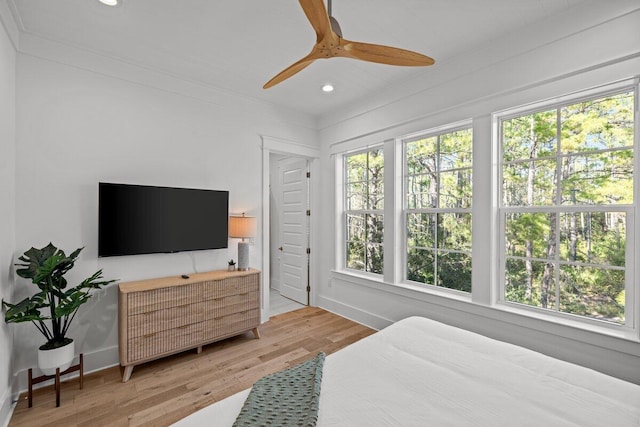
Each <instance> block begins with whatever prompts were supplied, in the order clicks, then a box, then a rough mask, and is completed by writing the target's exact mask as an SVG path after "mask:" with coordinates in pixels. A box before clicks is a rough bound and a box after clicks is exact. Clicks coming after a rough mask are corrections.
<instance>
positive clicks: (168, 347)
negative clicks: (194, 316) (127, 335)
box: [128, 322, 203, 362]
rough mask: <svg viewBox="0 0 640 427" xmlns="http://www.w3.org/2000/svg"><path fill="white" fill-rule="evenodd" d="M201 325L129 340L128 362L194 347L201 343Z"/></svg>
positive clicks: (195, 324) (192, 325)
mask: <svg viewBox="0 0 640 427" xmlns="http://www.w3.org/2000/svg"><path fill="white" fill-rule="evenodd" d="M202 328H203V323H202V322H200V323H194V324H191V325H185V326H182V327H179V328H175V329H170V330H167V331H160V332H154V333H149V334H146V335H142V336H139V337H137V338H131V339H129V354H128V357H129V362H135V361H136V360H143V359H148V358H152V357H156V356H158V355H160V354H163V353H169V352H172V351H175V350H181V349H186V348H189V347H190V346H193V347H196V346H198V345H199V344H200V343H201V342H202V335H203V334H202Z"/></svg>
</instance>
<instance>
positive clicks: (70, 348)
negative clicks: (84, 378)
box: [38, 341, 76, 375]
mask: <svg viewBox="0 0 640 427" xmlns="http://www.w3.org/2000/svg"><path fill="white" fill-rule="evenodd" d="M75 350H76V346H75V343H74V342H73V341H71V342H70V343H69V344H67V345H65V346H64V347H58V348H54V349H53V350H38V367H39V368H40V370H41V371H42V373H43V374H45V375H55V374H56V368H60V372H61V373H62V372H64V371H66V370H67V369H69V366H71V362H73V358H74V356H75Z"/></svg>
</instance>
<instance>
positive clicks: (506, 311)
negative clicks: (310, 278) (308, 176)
mask: <svg viewBox="0 0 640 427" xmlns="http://www.w3.org/2000/svg"><path fill="white" fill-rule="evenodd" d="M331 273H332V276H331V277H332V279H337V280H341V281H344V282H348V283H353V284H355V285H358V286H362V287H365V288H370V289H375V290H377V291H380V292H385V293H388V294H393V295H398V296H402V297H405V298H410V299H414V300H419V301H424V302H426V303H428V304H436V305H439V306H442V307H445V308H446V309H449V310H456V311H459V312H463V313H468V314H471V315H474V316H479V317H482V318H486V319H491V320H494V321H498V322H503V323H507V324H509V325H513V326H516V327H521V328H525V329H529V330H533V331H538V332H542V333H545V334H552V335H555V336H559V337H562V338H566V339H570V340H575V341H579V342H583V343H587V344H591V345H595V346H599V347H604V348H608V349H612V350H616V351H621V352H624V353H628V354H633V355H636V356H640V353H638V351H639V350H638V347H637V345H638V343H640V338H639V337H638V333H637V331H634V330H633V329H631V328H628V327H624V326H617V325H613V324H612V325H606V324H603V325H600V324H598V323H600V322H597V321H593V322H588V323H586V322H582V321H579V320H574V319H571V318H567V317H569V316H556V315H551V314H546V313H540V312H538V310H532V309H526V307H523V308H520V307H514V306H512V305H510V304H505V303H496V304H493V305H490V306H488V305H484V304H480V303H477V302H473V301H472V299H471V296H470V295H469V296H467V295H460V294H458V293H454V292H446V291H444V290H442V291H441V290H438V289H431V288H424V287H421V286H418V285H415V284H412V283H388V282H385V281H384V280H383V279H382V277H379V276H375V277H372V276H369V275H366V274H358V273H355V272H352V271H344V270H332V272H331Z"/></svg>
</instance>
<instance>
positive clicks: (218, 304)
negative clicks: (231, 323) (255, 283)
mask: <svg viewBox="0 0 640 427" xmlns="http://www.w3.org/2000/svg"><path fill="white" fill-rule="evenodd" d="M203 305H204V319H205V320H211V319H214V318H219V317H222V316H227V315H229V314H233V313H238V312H243V311H247V310H251V309H254V308H260V294H258V292H243V293H241V294H237V295H231V296H228V297H222V298H215V299H212V300H208V301H205V302H204V303H203Z"/></svg>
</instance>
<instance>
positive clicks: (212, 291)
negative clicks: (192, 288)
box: [202, 275, 260, 300]
mask: <svg viewBox="0 0 640 427" xmlns="http://www.w3.org/2000/svg"><path fill="white" fill-rule="evenodd" d="M259 287H260V281H259V279H258V276H257V275H251V276H240V277H232V278H229V279H225V280H212V281H209V282H205V283H203V287H202V293H203V296H202V298H203V299H204V300H210V299H218V298H224V297H228V296H231V295H239V294H244V293H246V292H258V289H259Z"/></svg>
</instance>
